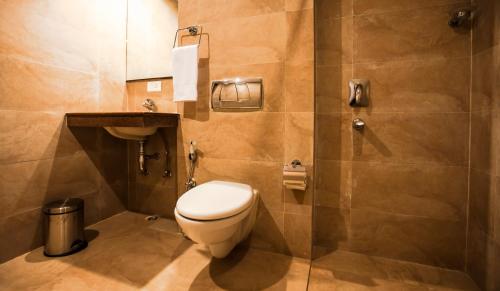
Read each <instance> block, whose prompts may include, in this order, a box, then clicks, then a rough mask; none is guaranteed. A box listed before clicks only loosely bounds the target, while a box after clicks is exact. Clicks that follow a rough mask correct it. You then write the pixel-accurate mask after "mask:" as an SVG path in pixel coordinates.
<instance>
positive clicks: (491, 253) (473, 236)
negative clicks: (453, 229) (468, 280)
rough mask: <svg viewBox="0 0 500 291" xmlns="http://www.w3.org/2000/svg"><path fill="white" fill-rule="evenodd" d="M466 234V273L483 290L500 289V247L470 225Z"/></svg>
mask: <svg viewBox="0 0 500 291" xmlns="http://www.w3.org/2000/svg"><path fill="white" fill-rule="evenodd" d="M469 229H470V230H469V233H468V244H467V246H468V248H467V258H468V259H467V273H468V274H469V275H470V276H471V277H472V278H473V279H474V281H475V282H476V283H477V284H478V286H479V287H481V288H482V289H483V290H497V289H498V288H499V287H500V279H499V278H498V272H499V271H500V263H499V262H500V245H499V244H498V243H496V242H495V241H493V240H491V238H490V237H488V236H487V235H486V234H485V233H484V232H482V231H481V230H480V228H478V227H477V225H476V224H474V223H472V224H471V225H470V227H469Z"/></svg>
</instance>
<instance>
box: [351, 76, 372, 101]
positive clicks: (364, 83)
mask: <svg viewBox="0 0 500 291" xmlns="http://www.w3.org/2000/svg"><path fill="white" fill-rule="evenodd" d="M369 97H370V81H368V80H365V79H353V80H350V81H349V106H351V107H366V106H368V103H369V102H368V98H369Z"/></svg>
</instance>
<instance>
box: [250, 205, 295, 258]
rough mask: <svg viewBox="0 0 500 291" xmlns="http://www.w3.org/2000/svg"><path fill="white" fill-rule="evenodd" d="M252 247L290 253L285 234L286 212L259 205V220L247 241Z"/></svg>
mask: <svg viewBox="0 0 500 291" xmlns="http://www.w3.org/2000/svg"><path fill="white" fill-rule="evenodd" d="M243 243H244V244H245V243H246V244H249V245H250V246H251V247H252V248H256V249H261V250H266V251H271V252H278V253H284V254H288V253H290V251H289V250H288V247H287V245H286V242H285V236H284V214H283V212H281V211H274V210H269V209H267V208H266V206H265V205H264V204H262V203H260V205H259V210H258V212H257V220H256V221H255V226H254V227H253V229H252V232H251V233H250V236H249V238H248V240H247V241H245V242H243Z"/></svg>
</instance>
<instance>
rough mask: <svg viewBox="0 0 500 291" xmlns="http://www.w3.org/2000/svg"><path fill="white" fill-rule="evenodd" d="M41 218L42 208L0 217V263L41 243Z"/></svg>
mask: <svg viewBox="0 0 500 291" xmlns="http://www.w3.org/2000/svg"><path fill="white" fill-rule="evenodd" d="M42 218H43V217H42V210H41V209H40V208H35V209H30V210H28V211H26V212H23V213H20V214H18V215H14V216H9V217H4V218H1V219H0V248H2V252H0V262H1V263H3V262H5V261H7V260H10V259H12V258H14V257H17V256H19V255H21V254H23V253H25V252H28V251H29V250H31V249H34V248H37V247H39V246H40V245H42V243H43V241H42V240H43V237H42V236H43V232H42Z"/></svg>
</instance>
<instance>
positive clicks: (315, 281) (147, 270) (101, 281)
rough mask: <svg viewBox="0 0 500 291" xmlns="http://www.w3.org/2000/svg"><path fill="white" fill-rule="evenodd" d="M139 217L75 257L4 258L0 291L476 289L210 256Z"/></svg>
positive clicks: (404, 271)
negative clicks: (6, 259)
mask: <svg viewBox="0 0 500 291" xmlns="http://www.w3.org/2000/svg"><path fill="white" fill-rule="evenodd" d="M144 218H145V216H144V215H141V214H135V213H132V212H124V213H122V214H119V215H117V216H114V217H112V218H110V219H107V220H105V221H102V222H100V223H98V224H95V225H93V226H91V227H90V228H89V229H90V230H88V232H87V235H88V236H89V237H90V238H92V240H91V241H90V245H89V247H88V248H87V249H85V250H84V251H82V252H80V253H77V254H75V255H72V256H68V257H61V258H46V257H44V256H43V254H42V249H41V248H39V249H36V250H34V251H32V252H30V253H28V254H25V255H22V256H20V257H17V258H15V259H13V260H11V261H8V262H6V263H4V264H2V265H0V290H120V291H121V290H137V289H143V290H307V289H309V290H476V289H475V286H474V284H473V283H472V282H471V281H470V279H469V278H468V277H467V276H465V275H464V274H462V273H459V272H454V271H447V270H443V269H439V268H432V267H427V266H422V265H417V264H408V263H401V262H398V261H393V260H387V259H381V258H372V257H368V256H363V255H358V254H353V253H347V252H335V253H333V254H329V255H327V256H324V257H322V258H320V259H317V260H315V261H314V262H313V264H312V268H311V270H310V264H309V261H307V260H304V259H299V258H292V257H288V256H284V255H279V254H274V253H269V252H263V251H258V250H252V249H245V248H238V249H236V250H235V251H233V253H232V254H231V255H230V256H229V257H228V258H226V259H224V260H218V259H211V258H210V256H209V254H208V253H207V251H206V250H205V249H204V248H202V247H200V246H199V245H196V244H192V243H191V242H190V241H188V240H185V239H184V238H183V237H182V236H180V235H179V234H178V233H177V227H176V225H175V223H174V222H172V221H169V220H162V219H160V220H157V221H146V220H145V219H144ZM310 271H311V276H310V279H309V272H310ZM308 281H309V288H308Z"/></svg>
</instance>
